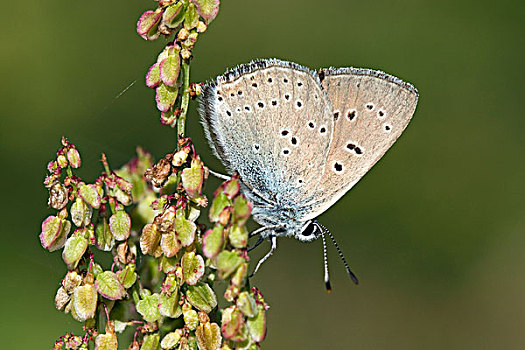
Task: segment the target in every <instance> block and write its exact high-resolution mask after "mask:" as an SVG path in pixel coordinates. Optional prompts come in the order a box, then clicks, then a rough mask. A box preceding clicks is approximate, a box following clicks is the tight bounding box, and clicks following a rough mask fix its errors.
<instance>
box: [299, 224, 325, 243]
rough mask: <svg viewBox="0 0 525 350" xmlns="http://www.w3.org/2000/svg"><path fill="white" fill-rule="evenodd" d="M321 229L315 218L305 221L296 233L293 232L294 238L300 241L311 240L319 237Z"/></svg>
mask: <svg viewBox="0 0 525 350" xmlns="http://www.w3.org/2000/svg"><path fill="white" fill-rule="evenodd" d="M321 234H322V230H321V227H320V226H319V223H318V222H317V220H308V221H306V222H305V223H304V224H303V225H302V227H301V228H300V230H298V233H296V234H295V238H297V239H298V240H300V241H301V242H311V241H314V240H316V239H317V238H319V237H321Z"/></svg>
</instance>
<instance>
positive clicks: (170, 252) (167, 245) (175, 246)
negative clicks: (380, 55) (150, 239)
mask: <svg viewBox="0 0 525 350" xmlns="http://www.w3.org/2000/svg"><path fill="white" fill-rule="evenodd" d="M181 247H182V245H181V242H180V240H179V239H178V237H177V236H176V235H175V232H174V231H171V232H168V233H164V234H163V235H162V237H161V239H160V248H161V249H162V252H163V253H164V256H166V257H167V258H171V257H174V256H175V255H176V254H177V253H178V252H179V250H180V248H181Z"/></svg>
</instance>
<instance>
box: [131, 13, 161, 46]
mask: <svg viewBox="0 0 525 350" xmlns="http://www.w3.org/2000/svg"><path fill="white" fill-rule="evenodd" d="M161 18H162V12H161V11H158V10H157V11H146V12H144V13H143V14H142V16H140V19H139V20H138V22H137V33H139V35H140V36H141V37H143V38H144V39H146V40H155V39H157V38H158V37H159V35H160V33H159V32H158V28H159V23H160V19H161Z"/></svg>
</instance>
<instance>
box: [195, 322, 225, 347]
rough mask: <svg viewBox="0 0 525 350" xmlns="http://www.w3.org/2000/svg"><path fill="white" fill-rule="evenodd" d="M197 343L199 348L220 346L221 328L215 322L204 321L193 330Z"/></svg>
mask: <svg viewBox="0 0 525 350" xmlns="http://www.w3.org/2000/svg"><path fill="white" fill-rule="evenodd" d="M195 335H196V336H197V343H198V344H199V349H201V350H216V349H218V348H219V347H220V346H221V343H222V336H221V329H220V327H219V325H218V324H217V323H210V322H206V323H204V324H201V325H200V326H199V327H197V330H196V331H195Z"/></svg>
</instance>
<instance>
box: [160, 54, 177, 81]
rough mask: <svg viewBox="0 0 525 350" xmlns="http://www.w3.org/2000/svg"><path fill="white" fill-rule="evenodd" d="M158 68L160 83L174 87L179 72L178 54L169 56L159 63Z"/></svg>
mask: <svg viewBox="0 0 525 350" xmlns="http://www.w3.org/2000/svg"><path fill="white" fill-rule="evenodd" d="M173 51H175V50H173ZM159 68H160V78H161V79H162V82H163V83H164V84H166V85H168V86H175V84H176V83H177V78H178V77H179V72H180V56H179V53H178V52H174V53H173V54H170V55H169V56H168V58H166V59H164V60H162V61H161V62H160V65H159Z"/></svg>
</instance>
